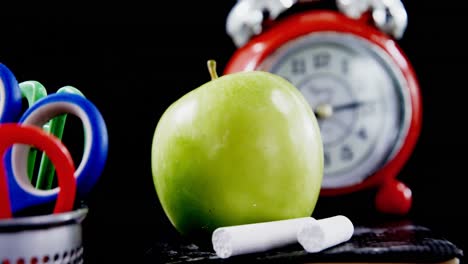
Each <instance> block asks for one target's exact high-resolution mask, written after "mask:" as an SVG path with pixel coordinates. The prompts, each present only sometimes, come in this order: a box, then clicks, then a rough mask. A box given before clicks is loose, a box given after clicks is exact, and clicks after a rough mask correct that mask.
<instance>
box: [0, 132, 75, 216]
mask: <svg viewBox="0 0 468 264" xmlns="http://www.w3.org/2000/svg"><path fill="white" fill-rule="evenodd" d="M13 144H27V145H32V146H34V147H36V148H38V149H40V150H42V151H44V152H45V153H46V155H47V156H48V157H49V159H50V160H51V161H52V163H53V164H54V166H55V169H56V172H57V178H58V185H59V188H60V191H59V193H58V195H57V201H56V203H55V208H54V213H62V212H67V211H71V210H72V209H73V205H74V200H75V194H76V179H75V177H74V173H75V166H74V164H73V159H72V157H71V155H70V153H69V152H68V149H67V148H66V147H65V146H64V145H63V144H62V142H61V141H60V140H59V139H57V138H55V137H54V136H52V135H50V134H47V133H46V132H44V131H42V130H41V129H40V128H38V127H34V126H28V125H19V124H16V123H7V124H1V125H0V158H1V159H2V160H1V161H0V219H2V218H11V217H12V212H11V202H10V199H9V192H8V180H7V177H6V173H5V164H4V161H3V160H4V156H5V153H6V151H7V150H8V149H9V148H10V147H12V146H13ZM12 177H14V176H12ZM12 199H14V197H12Z"/></svg>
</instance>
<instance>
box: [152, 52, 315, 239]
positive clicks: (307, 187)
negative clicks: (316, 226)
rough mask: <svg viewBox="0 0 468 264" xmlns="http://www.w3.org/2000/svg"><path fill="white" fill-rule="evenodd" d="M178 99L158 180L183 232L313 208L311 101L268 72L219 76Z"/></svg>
mask: <svg viewBox="0 0 468 264" xmlns="http://www.w3.org/2000/svg"><path fill="white" fill-rule="evenodd" d="M210 62H211V63H209V65H211V66H209V69H210V73H211V76H212V80H211V81H209V82H207V83H205V84H204V85H202V86H200V87H199V88H197V89H194V90H193V91H191V92H189V93H187V94H186V95H184V96H183V97H181V98H180V99H179V100H177V101H176V102H174V103H173V104H172V105H171V106H170V107H169V108H168V109H167V110H166V111H165V112H164V114H163V115H162V117H161V119H160V120H159V122H158V124H157V127H156V130H155V133H154V137H153V143H152V153H151V163H152V174H153V181H154V185H155V187H156V192H157V195H158V198H159V200H160V203H161V205H162V208H163V210H164V212H165V214H166V215H167V217H168V218H169V220H170V221H171V223H172V224H173V225H174V227H175V228H176V229H177V230H178V231H179V232H180V233H182V234H187V235H190V234H200V233H201V234H206V233H208V234H209V233H211V232H212V231H213V230H214V229H216V228H217V227H221V226H230V225H239V224H248V223H255V222H265V221H274V220H283V219H290V218H295V217H305V216H310V215H311V214H312V212H313V210H314V207H315V205H316V202H317V199H318V196H319V192H320V187H321V183H322V177H323V149H322V140H321V136H320V131H319V127H318V124H317V120H316V118H315V115H314V114H313V112H312V109H311V107H310V106H309V104H308V103H307V102H306V100H305V99H304V97H303V96H302V94H301V93H300V92H299V91H298V90H297V88H295V87H294V86H293V85H292V84H291V83H290V82H288V81H287V80H285V79H283V78H282V77H280V76H278V75H274V74H272V73H268V72H262V71H251V72H241V73H233V74H229V75H224V76H222V77H219V78H218V76H217V74H216V69H215V65H214V62H213V61H210Z"/></svg>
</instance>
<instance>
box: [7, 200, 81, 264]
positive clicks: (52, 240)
mask: <svg viewBox="0 0 468 264" xmlns="http://www.w3.org/2000/svg"><path fill="white" fill-rule="evenodd" d="M87 213H88V209H87V208H86V207H83V208H79V209H76V210H73V211H70V212H65V213H59V214H47V215H37V216H24V217H16V218H10V219H2V220H0V245H1V246H0V263H2V264H7V263H8V264H9V263H23V264H26V263H31V264H33V263H34V264H39V263H83V245H82V244H83V239H82V237H83V232H82V222H83V220H84V219H85V217H86V215H87Z"/></svg>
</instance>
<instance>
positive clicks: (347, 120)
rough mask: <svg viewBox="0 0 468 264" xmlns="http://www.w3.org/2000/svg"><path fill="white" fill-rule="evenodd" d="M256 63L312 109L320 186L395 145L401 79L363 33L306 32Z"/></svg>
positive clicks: (403, 123) (389, 153) (370, 164)
mask: <svg viewBox="0 0 468 264" xmlns="http://www.w3.org/2000/svg"><path fill="white" fill-rule="evenodd" d="M257 69H258V70H265V71H269V72H272V73H275V74H278V75H280V76H282V77H284V78H285V79H287V80H289V81H290V82H291V83H293V84H294V85H295V86H296V87H297V88H298V89H299V90H300V91H301V93H302V94H303V95H304V97H305V98H306V100H307V101H308V102H309V104H310V106H311V108H312V110H313V111H314V112H315V114H316V116H317V119H318V122H319V125H320V130H321V135H322V140H323V144H324V168H325V172H324V179H323V183H322V188H341V187H347V186H352V185H354V184H358V183H360V182H362V181H363V180H364V179H366V178H367V177H369V176H371V175H372V174H373V173H375V172H376V171H377V170H378V169H379V168H380V167H382V166H383V165H384V164H385V163H386V162H388V161H389V160H390V159H391V158H392V157H393V155H394V154H395V153H396V152H397V151H398V149H399V148H400V147H401V145H402V141H403V139H404V137H405V135H406V133H407V130H408V126H409V122H410V119H411V104H410V99H409V94H408V92H407V89H406V88H405V87H404V85H406V82H405V79H404V78H403V76H402V74H401V72H400V71H399V70H398V67H397V66H396V65H395V64H394V62H393V60H392V59H391V58H390V57H389V56H388V55H387V53H385V52H383V50H381V49H380V48H379V47H377V46H376V45H373V44H371V43H370V42H368V41H366V40H365V39H362V38H360V37H357V36H354V35H351V34H344V33H336V32H323V33H313V34H310V35H306V36H303V37H301V38H298V39H295V40H292V41H290V42H288V43H287V44H286V45H284V46H282V47H281V48H280V49H278V50H277V51H276V52H274V53H273V54H271V55H270V56H268V57H267V58H266V59H265V60H264V61H263V63H261V64H260V65H259V67H258V68H257Z"/></svg>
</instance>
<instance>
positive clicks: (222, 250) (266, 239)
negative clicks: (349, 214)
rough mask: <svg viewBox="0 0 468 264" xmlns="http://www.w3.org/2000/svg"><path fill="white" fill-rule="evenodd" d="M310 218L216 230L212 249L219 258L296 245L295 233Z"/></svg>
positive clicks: (312, 219) (313, 220)
mask: <svg viewBox="0 0 468 264" xmlns="http://www.w3.org/2000/svg"><path fill="white" fill-rule="evenodd" d="M315 221H316V220H315V219H314V218H312V217H303V218H295V219H288V220H280V221H272V222H264V223H255V224H247V225H238V226H229V227H220V228H217V229H216V230H215V231H214V232H213V235H212V243H213V249H214V251H215V252H216V255H217V256H218V257H220V258H229V257H231V256H236V255H241V254H249V253H257V252H264V251H267V250H270V249H274V248H279V247H283V246H287V245H290V244H293V243H297V232H298V230H299V228H300V227H301V226H303V224H305V223H309V222H315Z"/></svg>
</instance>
